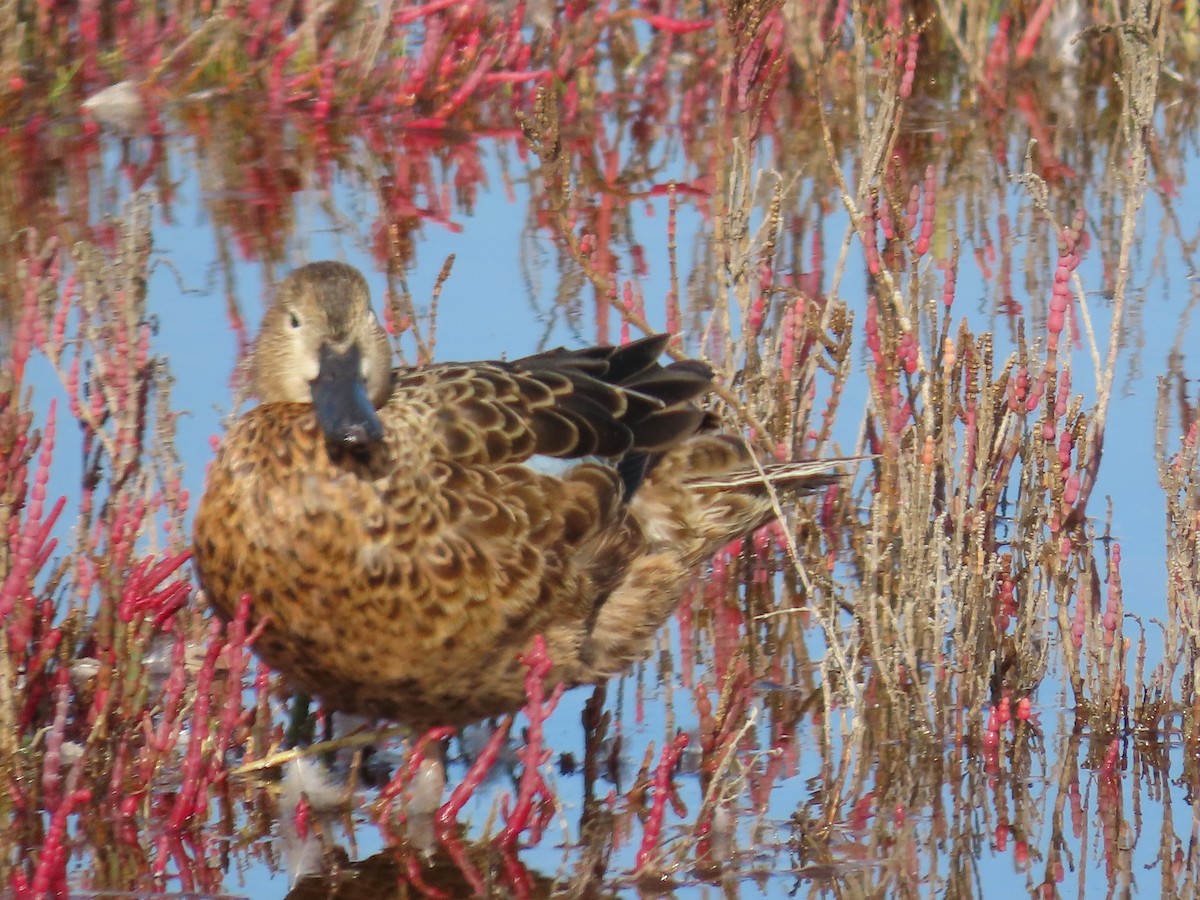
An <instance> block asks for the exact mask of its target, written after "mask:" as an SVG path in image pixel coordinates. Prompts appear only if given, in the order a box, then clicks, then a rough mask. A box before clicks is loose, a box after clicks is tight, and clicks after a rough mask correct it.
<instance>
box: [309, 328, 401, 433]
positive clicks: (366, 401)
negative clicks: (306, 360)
mask: <svg viewBox="0 0 1200 900" xmlns="http://www.w3.org/2000/svg"><path fill="white" fill-rule="evenodd" d="M361 362H362V357H361V355H360V354H359V351H358V347H356V346H351V347H350V348H349V349H347V350H346V351H344V352H342V353H339V352H337V351H336V350H334V349H333V348H332V347H330V346H329V345H328V344H322V345H321V356H320V363H321V368H320V369H319V371H318V372H317V378H316V380H315V381H313V382H312V396H313V409H314V410H315V411H316V414H317V423H318V424H319V425H320V426H321V430H322V431H324V432H325V437H326V438H328V439H329V440H331V441H336V442H337V443H339V444H365V443H367V442H369V441H377V440H379V439H380V438H382V437H383V423H381V422H380V421H379V416H378V415H376V414H375V407H374V406H373V405H372V404H371V398H370V397H369V396H368V395H367V385H366V383H365V382H364V381H363V378H362V372H361V369H360V365H361Z"/></svg>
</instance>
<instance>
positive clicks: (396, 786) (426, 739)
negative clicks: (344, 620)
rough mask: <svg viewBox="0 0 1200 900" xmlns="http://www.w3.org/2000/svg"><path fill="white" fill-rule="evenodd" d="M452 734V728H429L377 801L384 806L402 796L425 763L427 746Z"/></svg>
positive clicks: (442, 726)
mask: <svg viewBox="0 0 1200 900" xmlns="http://www.w3.org/2000/svg"><path fill="white" fill-rule="evenodd" d="M453 734H454V728H452V727H451V726H449V725H440V726H438V727H437V728H431V729H429V730H428V731H427V732H425V733H424V734H423V735H421V737H420V738H418V739H417V742H416V744H414V745H413V748H412V750H411V751H410V752H409V754H408V762H407V763H406V764H405V766H404V768H402V769H401V770H400V771H399V772H397V773H396V775H395V777H394V778H392V780H391V781H390V782H388V784H387V786H386V787H385V788H384V789H383V790H382V791H381V792H380V794H379V799H380V800H381V801H383V803H384V804H387V803H390V802H391V801H392V800H393V799H395V798H396V797H398V796H399V795H400V794H402V793H403V792H404V790H405V788H407V787H408V786H409V784H411V783H412V780H413V778H415V777H416V775H417V771H418V770H419V769H420V768H421V763H423V762H424V761H425V755H426V753H427V752H428V749H429V745H430V744H434V743H437V742H438V741H444V740H445V739H446V738H448V737H450V736H451V735H453Z"/></svg>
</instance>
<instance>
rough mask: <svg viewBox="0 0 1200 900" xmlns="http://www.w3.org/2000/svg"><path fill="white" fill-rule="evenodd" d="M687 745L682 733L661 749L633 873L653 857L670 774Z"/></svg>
mask: <svg viewBox="0 0 1200 900" xmlns="http://www.w3.org/2000/svg"><path fill="white" fill-rule="evenodd" d="M687 745H688V736H687V734H685V733H684V732H682V731H681V732H679V734H677V735H675V740H673V741H672V742H671V743H669V744H667V745H666V746H665V747H663V750H662V755H661V756H659V759H658V768H657V769H656V770H655V772H654V801H653V803H652V804H651V806H650V814H649V816H647V818H646V825H645V829H644V830H643V832H642V846H641V847H639V848H638V853H637V860H636V861H635V863H634V871H637V872H640V871H641V870H642V869H643V868H644V867H645V866H646V864H647V863H648V862H649V861H650V859H651V857H652V856H653V855H654V851H655V850H656V849H657V848H658V844H659V841H660V840H661V839H662V826H663V815H664V814H665V813H666V810H667V800H668V798H669V797H670V795H671V774H672V773H673V772H674V771H675V766H676V765H677V764H678V763H679V757H680V756H682V755H683V751H684V748H685V747H687Z"/></svg>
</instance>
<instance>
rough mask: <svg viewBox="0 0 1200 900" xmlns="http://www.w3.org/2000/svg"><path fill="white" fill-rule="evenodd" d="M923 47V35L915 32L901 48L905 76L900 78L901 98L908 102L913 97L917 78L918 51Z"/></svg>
mask: <svg viewBox="0 0 1200 900" xmlns="http://www.w3.org/2000/svg"><path fill="white" fill-rule="evenodd" d="M920 46H921V34H920V32H917V31H914V32H913V33H912V34H910V35H909V36H908V40H906V41H905V42H904V44H903V45H902V46H901V50H900V53H901V55H902V56H903V58H904V74H903V75H902V76H901V78H900V97H901V98H902V99H905V100H907V99H908V98H909V97H911V96H912V89H913V82H914V81H915V80H916V77H917V50H918V49H920Z"/></svg>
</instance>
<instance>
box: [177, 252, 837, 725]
mask: <svg viewBox="0 0 1200 900" xmlns="http://www.w3.org/2000/svg"><path fill="white" fill-rule="evenodd" d="M665 343H666V338H665V337H664V336H657V337H651V338H645V339H643V340H641V341H635V342H633V343H631V344H628V345H625V346H623V347H618V348H610V347H596V348H589V349H585V350H575V351H568V350H555V351H551V352H549V353H542V354H538V355H536V356H531V357H528V358H526V359H521V360H516V361H514V362H477V363H466V364H457V363H444V364H438V365H431V366H425V367H421V368H402V369H397V370H395V371H393V370H392V368H391V362H390V354H389V350H388V344H387V340H386V337H385V335H384V333H383V330H382V329H381V328H380V326H379V324H378V322H377V320H376V319H375V316H374V314H373V313H372V312H371V308H370V301H369V296H368V291H367V286H366V282H365V281H364V279H363V278H362V276H361V275H360V274H359V273H358V272H357V271H356V270H355V269H353V268H351V267H349V266H345V265H342V264H339V263H330V262H326V263H314V264H312V265H309V266H305V267H303V268H301V269H299V270H297V271H295V272H293V273H292V274H291V275H290V276H289V277H288V278H287V279H286V280H285V281H284V282H283V284H282V285H281V287H280V290H279V293H278V297H277V298H276V300H275V302H274V303H273V304H272V306H271V308H270V309H269V310H268V312H267V314H266V316H265V318H264V321H263V327H262V331H261V332H260V336H259V339H258V343H257V344H256V347H255V350H254V355H253V360H252V362H253V372H254V384H255V389H256V393H257V394H258V396H259V399H260V400H261V401H262V402H261V405H260V406H258V407H257V408H256V409H254V410H252V411H250V412H249V413H247V414H246V415H244V416H242V418H241V419H239V420H238V422H237V423H236V424H235V425H234V426H233V427H232V429H231V430H230V431H229V433H228V434H227V435H226V436H225V439H224V441H223V442H222V445H221V448H220V451H219V453H218V455H217V458H216V461H215V462H214V463H213V466H212V469H211V471H210V472H209V475H208V482H207V485H206V487H205V492H204V496H203V498H202V500H201V502H200V507H199V509H198V511H197V514H196V525H195V559H196V565H197V567H198V570H199V574H200V578H201V581H202V583H203V586H204V589H205V592H206V595H207V597H208V600H209V602H210V603H211V604H212V605H213V607H214V608H215V609H216V610H217V612H218V613H220V614H221V615H222V616H225V617H228V616H230V615H231V614H232V613H233V610H234V609H235V608H236V605H237V602H238V599H239V598H240V596H241V595H242V594H243V593H246V594H249V595H250V596H251V598H252V601H253V605H252V609H253V614H254V616H255V617H256V618H258V617H261V616H264V615H265V616H269V619H270V621H269V624H268V627H267V629H266V631H265V633H264V634H263V636H262V638H261V639H260V640H259V641H258V643H257V645H256V647H255V649H256V651H257V652H258V654H259V655H260V656H261V657H262V658H263V659H264V660H266V661H267V662H268V663H269V664H270V665H271V666H273V667H274V668H277V669H279V670H280V671H282V672H283V673H284V674H285V675H286V676H287V677H288V678H289V679H290V680H291V682H292V683H293V684H294V685H295V686H296V687H298V688H301V689H303V690H304V691H307V692H309V693H311V694H313V695H316V696H318V697H320V698H321V699H322V700H323V701H324V703H325V704H326V705H327V706H328V707H330V708H333V709H339V710H346V711H352V712H357V713H363V714H368V715H377V716H383V717H386V718H390V719H396V720H399V721H404V722H409V723H412V724H414V725H419V726H429V725H436V724H454V725H457V724H463V723H466V722H471V721H474V720H477V719H480V718H484V717H487V716H492V715H498V714H501V713H505V712H509V711H512V710H514V709H517V708H519V707H520V706H521V704H522V702H523V700H524V691H523V675H524V672H523V669H522V667H521V665H520V663H519V656H520V655H521V653H522V652H523V651H524V650H525V649H526V648H528V647H529V645H530V642H531V641H532V639H533V637H534V635H536V634H539V633H541V634H543V635H544V636H545V638H546V642H547V646H548V648H549V652H550V655H551V658H552V659H553V660H554V664H555V668H554V671H553V673H552V675H551V679H552V680H554V681H562V682H565V683H566V684H568V685H578V684H585V683H595V682H600V681H603V680H605V679H607V678H609V677H610V676H613V675H616V674H619V673H621V672H622V671H624V670H626V669H627V668H628V667H629V666H630V665H631V664H633V663H634V662H635V661H637V660H639V659H641V658H643V657H644V655H645V654H646V653H647V652H648V650H649V645H650V639H651V637H652V636H653V634H654V633H655V631H656V630H657V629H658V628H659V627H660V626H661V625H662V624H663V623H664V622H665V621H666V619H667V618H668V617H669V616H670V614H671V612H672V611H673V610H674V608H675V606H676V604H677V603H678V601H679V598H680V594H681V592H682V590H683V587H684V585H685V584H686V582H687V579H688V577H689V576H690V575H691V574H692V573H693V571H694V570H695V569H696V568H697V566H699V565H700V564H701V563H702V562H703V561H704V560H705V559H706V558H707V557H708V556H709V555H711V554H712V553H713V552H714V551H715V550H716V549H717V548H718V547H720V546H721V545H722V544H724V543H725V542H726V541H728V540H730V539H732V538H734V537H737V536H738V535H741V534H745V533H746V532H748V531H750V530H752V529H754V528H756V527H757V526H759V525H761V524H763V523H764V522H765V521H767V520H768V519H770V517H771V516H772V504H771V501H770V499H769V496H768V495H769V491H768V489H767V487H766V485H765V484H764V482H763V481H762V480H761V478H758V477H751V475H752V474H753V473H756V472H757V468H756V467H752V465H751V463H752V460H750V458H749V457H748V455H747V453H746V451H745V449H744V448H743V446H742V444H741V442H740V441H738V440H736V439H734V438H732V437H728V436H723V435H720V434H715V433H712V430H711V424H712V423H711V422H710V421H709V420H708V418H707V417H706V416H705V414H704V413H703V412H702V411H701V410H700V409H699V408H698V407H697V406H696V405H695V404H694V403H693V401H694V400H695V399H696V398H697V397H699V396H701V395H702V394H704V393H705V392H706V391H707V390H708V388H709V383H710V377H711V376H710V372H709V370H708V368H707V367H706V366H704V365H703V364H701V363H698V362H692V361H687V362H679V363H672V364H670V365H668V366H662V365H660V364H659V363H658V362H657V360H658V357H659V355H660V354H661V352H662V350H663V348H664V346H665ZM536 454H542V455H548V456H556V457H562V458H581V457H600V458H601V459H599V460H598V461H585V462H580V463H578V464H576V465H573V466H572V467H571V468H568V469H566V471H565V472H562V473H561V474H546V473H544V472H540V471H537V470H535V469H533V468H530V467H528V466H527V465H525V463H526V462H527V461H529V460H530V458H531V457H533V456H534V455H536ZM834 462H836V461H823V462H815V463H789V464H782V465H768V466H767V467H766V473H767V476H768V478H769V480H770V481H771V482H772V483H773V484H774V485H775V486H776V487H777V488H779V489H780V490H783V491H791V492H795V491H803V490H809V489H813V488H816V487H819V486H821V485H824V484H827V483H829V482H830V481H831V480H833V478H835V477H836V475H834V474H831V473H830V471H829V470H830V468H831V465H832V463H834Z"/></svg>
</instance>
